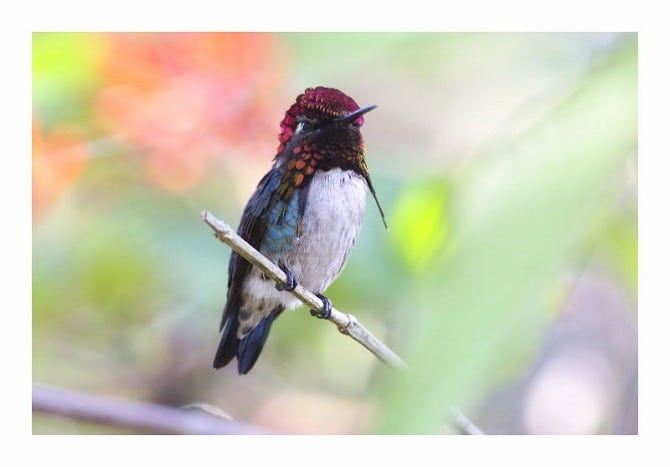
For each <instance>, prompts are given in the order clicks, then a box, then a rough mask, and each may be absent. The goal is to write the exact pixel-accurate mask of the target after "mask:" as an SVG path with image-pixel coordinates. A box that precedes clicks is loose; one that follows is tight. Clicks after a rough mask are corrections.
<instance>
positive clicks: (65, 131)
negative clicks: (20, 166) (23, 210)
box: [33, 121, 89, 216]
mask: <svg viewBox="0 0 670 467" xmlns="http://www.w3.org/2000/svg"><path fill="white" fill-rule="evenodd" d="M88 158H89V151H88V147H87V145H86V138H85V136H84V135H82V134H81V132H80V131H79V130H78V129H77V128H76V127H72V126H60V127H57V128H56V129H55V130H53V131H51V132H49V134H47V135H43V134H42V132H41V130H40V127H39V124H38V123H37V122H35V121H33V216H36V215H39V214H41V213H43V212H44V211H45V210H46V209H47V208H48V207H50V206H51V205H53V204H55V202H56V201H57V200H58V198H59V197H60V196H61V195H62V194H63V193H64V192H65V190H66V189H67V188H68V187H69V186H70V185H72V184H73V183H74V182H75V181H76V180H77V179H78V178H79V176H80V175H81V174H82V172H83V171H84V168H85V167H86V164H87V162H88Z"/></svg>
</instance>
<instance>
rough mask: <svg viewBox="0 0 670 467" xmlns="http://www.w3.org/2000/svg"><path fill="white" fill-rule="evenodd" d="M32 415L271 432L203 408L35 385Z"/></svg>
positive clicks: (143, 426)
mask: <svg viewBox="0 0 670 467" xmlns="http://www.w3.org/2000/svg"><path fill="white" fill-rule="evenodd" d="M33 412H37V413H43V414H48V415H57V416H60V417H66V418H70V419H75V420H81V421H86V422H90V423H97V424H103V425H107V426H116V427H121V428H125V429H128V430H132V431H138V432H141V433H153V434H187V435H205V434H212V435H216V434H218V435H251V434H267V433H268V431H266V430H262V429H260V428H256V427H254V426H250V425H246V424H244V423H239V422H236V421H233V420H227V419H225V418H221V417H217V416H216V415H213V414H212V413H211V412H209V411H203V410H200V409H185V408H184V409H179V408H175V407H167V406H163V405H158V404H151V403H146V402H135V401H128V400H123V399H116V398H109V397H103V396H94V395H91V394H86V393H83V392H78V391H72V390H67V389H60V388H54V387H49V386H43V385H39V384H34V385H33Z"/></svg>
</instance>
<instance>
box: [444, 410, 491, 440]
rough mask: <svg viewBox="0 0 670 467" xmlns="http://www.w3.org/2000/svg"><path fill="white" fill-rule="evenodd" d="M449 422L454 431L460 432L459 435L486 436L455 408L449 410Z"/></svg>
mask: <svg viewBox="0 0 670 467" xmlns="http://www.w3.org/2000/svg"><path fill="white" fill-rule="evenodd" d="M449 420H450V421H451V423H452V425H454V427H456V429H457V430H458V431H460V432H461V434H463V435H485V434H486V433H484V432H483V431H482V430H481V429H479V427H477V425H475V424H474V423H472V422H471V421H470V420H469V419H468V417H466V416H465V415H463V412H461V411H460V410H459V409H458V408H457V407H453V408H452V409H451V417H450V419H449Z"/></svg>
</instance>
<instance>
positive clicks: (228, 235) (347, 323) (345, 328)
mask: <svg viewBox="0 0 670 467" xmlns="http://www.w3.org/2000/svg"><path fill="white" fill-rule="evenodd" d="M200 215H201V216H202V218H203V220H204V221H205V222H206V223H207V225H209V226H210V227H211V228H212V229H213V230H214V235H215V236H216V238H218V239H219V240H221V241H222V242H223V243H225V244H226V245H228V246H229V247H230V248H232V249H233V250H235V251H236V252H237V253H238V254H239V255H240V256H242V257H243V258H245V259H246V260H247V261H249V262H251V263H252V264H255V265H256V266H257V267H258V268H260V269H261V270H262V271H263V272H264V273H265V274H267V275H268V276H269V277H271V278H272V279H273V280H274V281H275V282H277V283H280V284H284V283H285V282H286V279H287V278H286V274H285V273H284V271H282V270H281V269H280V268H279V267H278V266H277V265H275V264H274V263H273V262H272V261H270V260H269V259H268V258H266V257H265V256H264V255H263V254H262V253H260V252H259V251H258V250H256V249H255V248H254V247H252V246H251V245H249V244H248V243H247V242H246V241H245V240H244V239H243V238H242V237H240V236H239V235H237V233H236V232H235V230H233V228H232V227H230V226H229V225H228V224H226V223H225V222H223V221H221V220H219V219H217V218H216V217H214V215H212V213H210V212H208V211H202V212H201V213H200ZM289 293H291V294H293V296H294V297H296V298H297V299H299V300H300V301H302V302H303V303H304V304H305V305H307V307H308V308H310V309H312V310H320V309H321V308H322V307H323V302H322V301H321V299H320V298H319V297H317V296H316V295H314V294H313V293H312V292H310V291H309V290H307V289H305V288H304V287H303V286H302V285H300V284H298V286H297V287H296V288H295V289H294V290H292V291H291V292H289ZM328 319H329V321H331V322H332V323H334V324H335V325H337V328H338V329H339V330H340V332H341V333H342V334H346V335H348V336H350V337H351V338H353V339H354V340H355V341H356V342H358V343H359V344H361V345H362V346H364V347H365V348H366V349H368V350H369V351H370V352H372V353H373V354H374V355H375V356H376V357H377V358H379V359H380V360H381V361H383V362H384V363H386V364H387V365H389V366H391V367H393V368H399V369H401V368H405V367H406V364H405V362H404V361H403V360H402V359H401V358H400V357H399V356H398V355H396V354H395V353H394V352H393V351H392V350H391V349H389V348H388V347H387V346H386V345H385V344H384V343H383V342H382V341H380V340H379V339H377V337H375V336H374V334H372V333H371V332H370V331H368V330H367V329H366V328H365V327H364V326H363V325H362V324H360V323H359V322H358V320H356V318H355V317H354V316H353V315H350V314H348V313H342V312H341V311H339V310H337V309H335V307H333V310H332V312H331V315H330V318H328Z"/></svg>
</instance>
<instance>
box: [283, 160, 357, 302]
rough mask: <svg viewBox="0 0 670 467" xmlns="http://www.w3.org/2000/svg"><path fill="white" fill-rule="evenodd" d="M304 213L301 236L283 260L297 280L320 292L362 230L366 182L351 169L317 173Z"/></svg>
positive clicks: (337, 271) (342, 262) (349, 251)
mask: <svg viewBox="0 0 670 467" xmlns="http://www.w3.org/2000/svg"><path fill="white" fill-rule="evenodd" d="M311 183H312V184H311V186H310V189H309V196H308V198H307V204H306V206H305V214H304V216H303V231H302V235H301V236H300V237H298V238H297V239H296V240H295V247H294V248H293V249H292V250H291V251H290V252H288V254H287V258H286V262H287V264H288V265H289V267H290V268H291V270H292V271H293V273H294V274H295V275H296V278H297V279H298V282H300V283H301V284H302V285H303V286H304V287H305V288H307V289H308V290H311V291H313V292H319V293H320V292H323V291H324V290H325V289H326V288H327V287H328V286H329V285H330V284H331V283H332V282H333V281H334V280H335V278H336V277H337V276H338V275H339V274H340V272H342V269H343V268H344V265H345V264H346V261H347V259H348V258H349V254H350V253H351V251H352V249H353V247H354V244H355V243H356V238H357V237H358V233H359V232H360V229H361V224H362V221H363V213H364V211H365V198H366V191H367V185H366V183H365V179H364V178H363V177H361V176H360V175H358V174H357V173H355V172H353V171H350V170H341V169H331V170H329V171H327V172H321V171H319V172H316V174H315V175H314V178H313V179H312V182H311Z"/></svg>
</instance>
